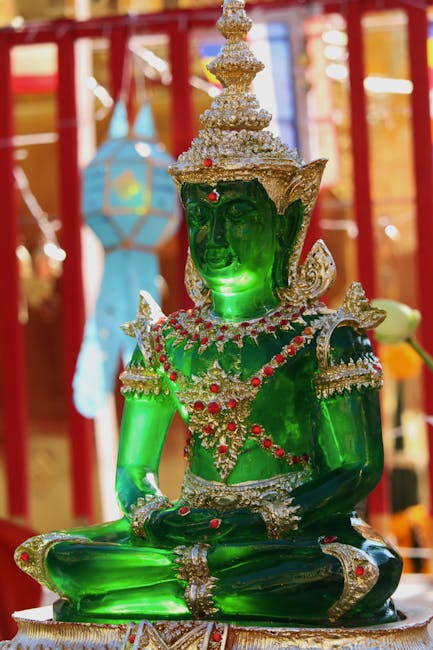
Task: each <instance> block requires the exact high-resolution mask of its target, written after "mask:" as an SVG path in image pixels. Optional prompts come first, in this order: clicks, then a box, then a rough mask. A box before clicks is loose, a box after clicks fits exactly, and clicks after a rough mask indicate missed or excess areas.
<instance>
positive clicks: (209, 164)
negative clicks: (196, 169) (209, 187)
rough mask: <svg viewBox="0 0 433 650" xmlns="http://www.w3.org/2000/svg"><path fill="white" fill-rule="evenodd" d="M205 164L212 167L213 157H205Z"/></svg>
mask: <svg viewBox="0 0 433 650" xmlns="http://www.w3.org/2000/svg"><path fill="white" fill-rule="evenodd" d="M203 165H204V166H205V167H212V165H213V162H212V159H211V158H205V159H204V160H203Z"/></svg>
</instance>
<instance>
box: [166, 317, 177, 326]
mask: <svg viewBox="0 0 433 650" xmlns="http://www.w3.org/2000/svg"><path fill="white" fill-rule="evenodd" d="M168 322H169V323H170V325H176V324H177V320H176V319H175V318H170V319H169V321H168Z"/></svg>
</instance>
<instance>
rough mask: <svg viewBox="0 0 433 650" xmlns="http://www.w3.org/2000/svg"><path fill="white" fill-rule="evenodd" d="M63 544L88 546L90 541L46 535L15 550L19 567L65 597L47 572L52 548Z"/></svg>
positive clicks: (59, 534)
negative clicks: (46, 562) (48, 557)
mask: <svg viewBox="0 0 433 650" xmlns="http://www.w3.org/2000/svg"><path fill="white" fill-rule="evenodd" d="M61 542H71V543H75V544H76V543H77V542H78V543H84V544H87V543H88V542H89V540H88V539H87V538H86V537H81V536H79V535H73V534H68V533H63V532H53V533H46V534H45V535H37V536H35V537H30V539H28V540H26V541H25V542H24V543H23V544H20V545H19V546H18V548H16V549H15V553H14V560H15V562H16V564H17V566H18V567H19V568H20V569H21V571H24V573H27V574H28V575H29V576H30V577H31V578H33V579H34V580H36V582H39V584H42V585H45V587H47V588H48V589H50V590H51V591H54V592H55V593H57V594H60V595H61V596H63V595H64V594H63V592H61V591H59V588H58V586H57V585H56V584H55V582H54V581H53V580H52V579H51V577H50V574H49V573H48V571H47V570H46V566H45V561H46V558H47V555H48V553H49V551H50V550H51V548H52V547H53V546H55V545H56V544H59V543H61Z"/></svg>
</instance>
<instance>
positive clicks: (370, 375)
mask: <svg viewBox="0 0 433 650" xmlns="http://www.w3.org/2000/svg"><path fill="white" fill-rule="evenodd" d="M384 318H385V312H384V311H383V310H382V309H377V308H375V307H371V305H370V303H369V302H368V300H367V298H366V296H365V292H364V290H363V288H362V286H361V284H360V283H359V282H353V283H352V284H351V285H350V286H349V288H348V290H347V292H346V295H345V297H344V301H343V305H342V306H341V307H340V308H339V309H337V310H335V311H333V312H330V313H329V314H328V315H327V316H326V317H324V318H323V321H322V322H323V327H322V330H321V332H320V334H319V336H318V337H317V347H316V353H317V360H318V364H319V370H318V373H317V375H316V377H315V379H314V384H315V389H316V395H317V397H318V398H319V399H326V398H328V397H330V396H332V395H334V394H335V393H340V394H341V393H343V392H344V391H345V390H347V391H351V390H353V388H357V389H360V388H362V387H366V388H380V387H381V386H382V368H381V366H380V363H379V360H378V359H377V357H375V356H374V354H373V353H372V352H368V353H366V354H363V355H362V356H360V357H358V358H357V359H356V360H354V359H349V361H348V362H345V361H341V362H340V363H335V362H334V361H333V359H332V356H331V338H332V335H333V333H334V332H335V330H336V329H337V328H338V327H343V326H350V327H352V328H353V329H354V330H355V331H357V332H363V331H365V330H366V329H372V328H374V327H377V325H379V323H381V322H382V321H383V319H384Z"/></svg>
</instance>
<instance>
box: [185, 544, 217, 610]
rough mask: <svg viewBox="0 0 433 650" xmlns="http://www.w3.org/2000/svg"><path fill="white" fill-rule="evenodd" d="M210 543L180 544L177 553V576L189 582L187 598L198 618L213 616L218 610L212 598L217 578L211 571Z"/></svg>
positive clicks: (189, 605)
mask: <svg viewBox="0 0 433 650" xmlns="http://www.w3.org/2000/svg"><path fill="white" fill-rule="evenodd" d="M209 549H210V546H209V544H195V545H194V546H190V547H185V546H178V547H177V548H176V549H175V553H176V554H177V555H178V556H179V557H178V558H177V559H176V562H177V563H178V564H179V572H178V574H177V577H178V578H179V580H185V581H186V582H187V583H188V584H187V586H186V589H185V600H186V603H187V605H188V609H189V611H190V612H191V614H192V616H193V617H194V618H195V619H197V618H200V617H203V616H213V615H214V614H216V613H217V612H218V609H217V608H216V607H215V604H214V602H213V599H212V591H213V588H214V586H215V584H216V582H217V579H216V578H214V577H212V576H211V575H210V573H209V567H208V563H207V554H208V551H209Z"/></svg>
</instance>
